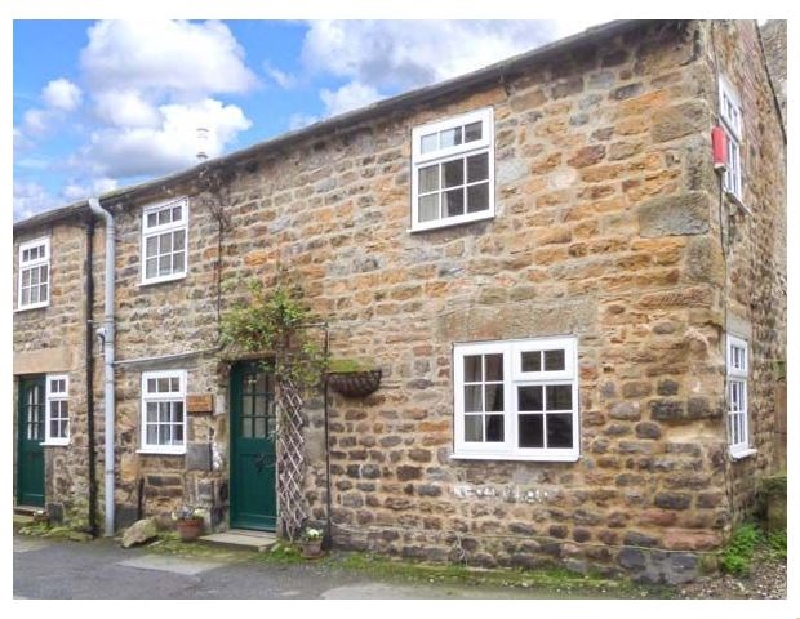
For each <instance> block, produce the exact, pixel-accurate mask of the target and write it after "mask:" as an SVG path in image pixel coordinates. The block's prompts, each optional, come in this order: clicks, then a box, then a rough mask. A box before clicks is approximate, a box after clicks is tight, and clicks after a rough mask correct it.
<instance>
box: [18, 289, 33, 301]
mask: <svg viewBox="0 0 800 619" xmlns="http://www.w3.org/2000/svg"><path fill="white" fill-rule="evenodd" d="M30 299H31V291H30V289H29V288H23V289H22V299H21V300H20V303H19V304H20V305H29V304H30Z"/></svg>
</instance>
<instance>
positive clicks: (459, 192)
mask: <svg viewBox="0 0 800 619" xmlns="http://www.w3.org/2000/svg"><path fill="white" fill-rule="evenodd" d="M443 196H444V206H445V216H446V217H456V216H458V215H463V214H464V190H463V189H461V188H459V189H456V190H454V191H448V192H446V193H444V194H443Z"/></svg>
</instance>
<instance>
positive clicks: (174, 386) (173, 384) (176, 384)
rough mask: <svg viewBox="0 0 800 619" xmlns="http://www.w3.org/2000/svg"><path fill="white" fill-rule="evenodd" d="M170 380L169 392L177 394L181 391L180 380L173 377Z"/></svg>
mask: <svg viewBox="0 0 800 619" xmlns="http://www.w3.org/2000/svg"><path fill="white" fill-rule="evenodd" d="M169 380H170V391H172V392H174V393H177V392H179V391H180V390H181V379H180V378H178V377H177V376H173V377H172V378H170V379H169Z"/></svg>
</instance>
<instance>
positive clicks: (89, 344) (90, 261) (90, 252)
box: [84, 213, 97, 537]
mask: <svg viewBox="0 0 800 619" xmlns="http://www.w3.org/2000/svg"><path fill="white" fill-rule="evenodd" d="M86 219H87V222H86V267H85V268H84V278H85V279H84V302H85V309H84V312H85V318H86V335H85V341H84V344H85V346H86V352H85V357H86V410H87V411H88V414H87V416H86V424H87V428H86V431H87V434H88V435H89V436H88V440H87V442H88V448H89V531H90V533H91V534H92V537H97V480H96V479H95V470H94V466H95V450H94V214H93V213H89V216H88V217H87V218H86Z"/></svg>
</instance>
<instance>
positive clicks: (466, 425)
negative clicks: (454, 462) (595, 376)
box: [453, 337, 580, 462]
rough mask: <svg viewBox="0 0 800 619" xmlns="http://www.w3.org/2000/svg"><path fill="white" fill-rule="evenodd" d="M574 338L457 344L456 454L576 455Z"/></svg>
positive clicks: (554, 457) (532, 457) (520, 457)
mask: <svg viewBox="0 0 800 619" xmlns="http://www.w3.org/2000/svg"><path fill="white" fill-rule="evenodd" d="M576 341H577V340H576V338H574V337H558V338H537V339H528V340H504V341H494V342H475V343H469V344H456V345H455V346H454V348H453V364H454V367H453V370H454V372H453V378H454V382H453V384H454V389H455V393H454V398H453V403H454V418H453V429H454V441H453V443H454V444H453V457H454V458H465V459H469V458H475V459H497V460H544V461H573V462H574V461H575V460H577V459H578V456H579V453H580V448H579V442H578V441H579V432H578V430H579V416H578V373H577V364H578V363H577V345H576Z"/></svg>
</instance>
